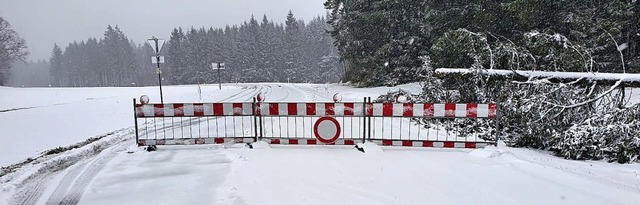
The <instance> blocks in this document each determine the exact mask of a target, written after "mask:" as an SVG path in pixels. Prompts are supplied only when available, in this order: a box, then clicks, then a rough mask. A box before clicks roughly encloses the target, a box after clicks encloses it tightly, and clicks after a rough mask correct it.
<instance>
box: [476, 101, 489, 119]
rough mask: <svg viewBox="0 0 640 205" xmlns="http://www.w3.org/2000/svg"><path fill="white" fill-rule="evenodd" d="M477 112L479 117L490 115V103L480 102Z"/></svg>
mask: <svg viewBox="0 0 640 205" xmlns="http://www.w3.org/2000/svg"><path fill="white" fill-rule="evenodd" d="M476 112H477V115H478V117H489V104H478V107H477V109H476Z"/></svg>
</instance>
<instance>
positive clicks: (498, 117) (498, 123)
mask: <svg viewBox="0 0 640 205" xmlns="http://www.w3.org/2000/svg"><path fill="white" fill-rule="evenodd" d="M498 140H500V105H499V104H498V103H496V141H495V143H496V147H498Z"/></svg>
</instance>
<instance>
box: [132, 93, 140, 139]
mask: <svg viewBox="0 0 640 205" xmlns="http://www.w3.org/2000/svg"><path fill="white" fill-rule="evenodd" d="M133 122H134V123H135V125H136V144H138V140H139V139H138V115H137V114H136V99H135V98H133ZM138 146H140V144H138Z"/></svg>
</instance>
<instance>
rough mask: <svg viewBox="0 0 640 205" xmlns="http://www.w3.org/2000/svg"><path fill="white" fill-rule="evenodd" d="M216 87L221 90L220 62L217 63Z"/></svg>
mask: <svg viewBox="0 0 640 205" xmlns="http://www.w3.org/2000/svg"><path fill="white" fill-rule="evenodd" d="M218 89H219V90H222V82H221V81H220V63H218Z"/></svg>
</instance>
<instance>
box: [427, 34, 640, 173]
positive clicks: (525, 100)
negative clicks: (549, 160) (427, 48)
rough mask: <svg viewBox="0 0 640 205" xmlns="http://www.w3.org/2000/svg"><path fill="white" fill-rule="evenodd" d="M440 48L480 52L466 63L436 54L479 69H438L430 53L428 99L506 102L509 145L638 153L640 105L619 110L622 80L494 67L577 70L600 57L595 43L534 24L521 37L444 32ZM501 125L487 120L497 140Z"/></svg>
mask: <svg viewBox="0 0 640 205" xmlns="http://www.w3.org/2000/svg"><path fill="white" fill-rule="evenodd" d="M488 37H489V38H491V40H487V38H488ZM520 44H522V45H521V46H519V45H520ZM433 50H434V52H433V56H432V58H431V59H433V58H439V57H442V56H445V57H446V59H456V58H458V59H470V60H472V64H464V62H466V61H464V60H463V61H460V62H458V63H463V64H456V63H454V64H449V63H450V62H451V61H443V60H442V59H438V60H436V59H433V65H435V66H439V67H441V66H444V67H448V66H458V67H470V71H471V72H466V73H447V74H446V76H443V74H438V73H434V69H433V66H432V65H431V64H432V62H431V59H429V58H424V60H425V65H424V66H423V67H422V69H424V71H423V73H425V76H423V77H424V83H423V86H424V87H423V93H422V96H421V97H420V99H422V100H424V101H426V102H459V103H468V102H476V103H497V104H499V110H500V111H499V113H500V115H501V119H500V124H501V129H500V136H501V138H503V140H504V141H505V142H506V143H507V145H509V146H516V147H531V148H537V149H545V150H553V151H555V153H556V154H557V155H559V156H563V157H566V158H570V159H608V160H610V161H618V162H621V163H624V162H630V161H637V156H638V150H639V149H638V147H639V146H638V144H640V143H638V141H639V140H638V138H639V137H640V133H638V131H636V130H638V122H637V121H636V119H638V114H637V113H638V109H637V108H636V109H624V111H618V112H611V110H617V109H619V108H621V107H622V106H623V105H624V102H625V97H624V95H620V93H624V92H623V91H622V90H623V86H621V85H620V82H617V83H615V84H614V85H607V84H604V83H599V82H597V80H585V79H577V80H575V81H561V82H557V81H554V82H551V81H549V80H548V79H541V78H529V79H525V81H524V82H523V81H517V82H516V81H515V80H514V79H513V75H511V76H510V75H489V74H488V73H487V70H488V69H494V68H501V69H510V70H517V69H526V70H535V69H543V70H549V71H566V69H564V67H571V69H569V70H572V71H591V68H592V67H591V66H592V65H593V64H594V62H592V61H593V60H592V58H591V57H590V53H589V49H586V48H584V47H583V46H580V45H574V44H572V43H571V42H569V40H567V38H565V37H563V36H562V35H559V34H545V33H538V32H530V33H526V34H524V36H522V38H521V39H520V41H518V43H514V42H512V41H511V40H509V39H503V38H500V37H494V36H492V35H491V34H482V33H474V32H471V31H468V30H465V29H458V30H455V31H451V32H450V34H447V35H444V36H443V38H442V39H439V40H438V41H437V42H436V44H434V49H433ZM621 91H622V92H621ZM629 116H635V118H633V117H629ZM623 119H624V120H623ZM630 119H634V120H630ZM442 123H445V124H446V125H445V127H447V128H449V129H450V130H451V131H456V130H459V132H473V131H476V130H477V129H478V127H477V126H476V124H472V123H470V121H442ZM425 126H429V125H428V124H426V125H425ZM494 126H495V124H493V123H487V124H484V125H482V126H481V127H484V128H488V129H486V130H484V131H483V132H482V133H483V134H482V135H481V137H484V138H485V139H488V140H493V137H494V136H495V135H494V134H493V133H492V131H494V130H495V129H492V128H493V127H494ZM461 127H462V128H463V129H460V128H461Z"/></svg>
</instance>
